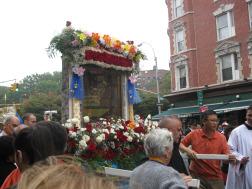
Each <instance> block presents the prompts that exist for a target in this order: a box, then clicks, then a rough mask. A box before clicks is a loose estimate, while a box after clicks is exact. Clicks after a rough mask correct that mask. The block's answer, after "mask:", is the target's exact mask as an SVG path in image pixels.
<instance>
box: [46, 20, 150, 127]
mask: <svg viewBox="0 0 252 189" xmlns="http://www.w3.org/2000/svg"><path fill="white" fill-rule="evenodd" d="M47 50H48V54H49V56H51V57H53V56H55V55H56V53H57V52H60V53H61V54H62V122H63V123H64V122H66V120H67V119H71V118H77V119H79V120H81V117H83V116H89V117H90V118H91V119H92V120H96V119H98V118H100V117H116V118H123V119H125V120H128V119H131V120H133V104H134V103H138V102H139V101H140V99H139V96H138V94H137V91H136V89H135V85H134V84H135V81H136V79H135V75H136V73H137V72H138V69H139V62H140V60H141V59H144V58H145V56H144V55H143V54H142V52H141V51H140V50H138V49H137V47H136V46H135V45H134V42H133V41H126V42H122V41H120V40H118V39H115V38H113V37H110V36H109V35H101V34H98V33H89V32H83V31H80V30H75V29H73V28H72V27H71V22H69V21H68V22H67V24H66V28H64V29H63V31H62V33H61V34H59V35H57V36H55V37H54V38H53V39H52V40H51V42H50V46H49V48H48V49H47Z"/></svg>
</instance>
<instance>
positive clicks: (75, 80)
mask: <svg viewBox="0 0 252 189" xmlns="http://www.w3.org/2000/svg"><path fill="white" fill-rule="evenodd" d="M84 95H85V93H84V83H83V77H82V76H78V75H77V74H75V73H73V76H72V82H71V86H70V98H76V99H78V100H83V99H84Z"/></svg>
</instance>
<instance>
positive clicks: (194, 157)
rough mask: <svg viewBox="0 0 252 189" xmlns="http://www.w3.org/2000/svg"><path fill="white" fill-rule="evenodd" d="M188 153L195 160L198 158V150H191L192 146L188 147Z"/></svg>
mask: <svg viewBox="0 0 252 189" xmlns="http://www.w3.org/2000/svg"><path fill="white" fill-rule="evenodd" d="M186 154H187V155H188V156H189V157H190V158H191V159H193V160H196V159H197V156H196V154H197V153H196V152H195V151H193V150H191V149H190V148H187V152H186Z"/></svg>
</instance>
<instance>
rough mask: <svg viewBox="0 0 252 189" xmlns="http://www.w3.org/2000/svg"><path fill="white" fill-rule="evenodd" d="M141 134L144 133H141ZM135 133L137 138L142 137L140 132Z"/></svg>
mask: <svg viewBox="0 0 252 189" xmlns="http://www.w3.org/2000/svg"><path fill="white" fill-rule="evenodd" d="M141 134H142V133H141ZM134 135H135V136H136V137H137V138H139V137H140V135H139V133H134Z"/></svg>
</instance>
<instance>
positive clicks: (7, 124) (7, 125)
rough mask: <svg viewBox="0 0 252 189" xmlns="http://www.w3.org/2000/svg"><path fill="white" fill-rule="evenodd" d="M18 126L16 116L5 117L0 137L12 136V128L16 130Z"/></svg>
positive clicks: (18, 122)
mask: <svg viewBox="0 0 252 189" xmlns="http://www.w3.org/2000/svg"><path fill="white" fill-rule="evenodd" d="M19 125H20V121H19V119H18V118H17V117H16V116H14V115H10V116H7V117H6V118H5V120H4V125H3V130H2V132H1V133H0V137H1V136H7V135H9V136H11V135H13V133H14V128H16V127H17V126H19Z"/></svg>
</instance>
